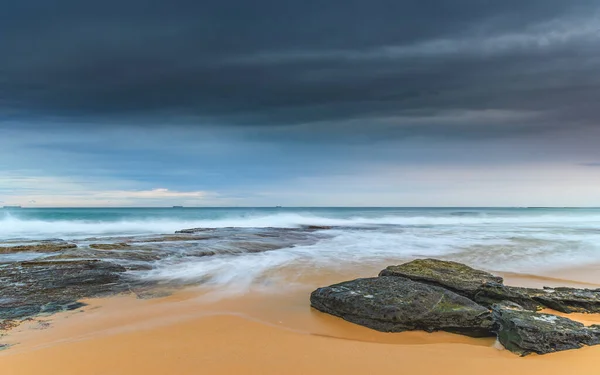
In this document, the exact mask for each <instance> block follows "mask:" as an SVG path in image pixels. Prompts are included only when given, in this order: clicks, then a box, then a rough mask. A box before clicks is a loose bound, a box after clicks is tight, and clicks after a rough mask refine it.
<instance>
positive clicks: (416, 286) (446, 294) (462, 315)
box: [310, 276, 492, 337]
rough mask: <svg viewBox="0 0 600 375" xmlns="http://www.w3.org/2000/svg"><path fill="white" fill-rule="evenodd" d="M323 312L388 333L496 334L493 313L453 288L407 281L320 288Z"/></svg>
mask: <svg viewBox="0 0 600 375" xmlns="http://www.w3.org/2000/svg"><path fill="white" fill-rule="evenodd" d="M310 301H311V305H312V306H313V307H314V308H316V309H317V310H320V311H322V312H326V313H329V314H332V315H335V316H339V317H341V318H343V319H345V320H347V321H349V322H353V323H356V324H360V325H363V326H366V327H369V328H372V329H375V330H378V331H383V332H402V331H408V330H424V331H427V332H433V331H438V330H443V331H448V332H455V333H460V334H463V335H468V336H473V337H482V336H490V335H492V329H491V328H492V320H491V314H490V312H489V310H488V309H486V308H485V307H483V306H480V305H478V304H476V303H475V302H473V301H471V300H469V299H467V298H465V297H463V296H460V295H458V294H456V293H453V292H451V291H449V290H446V289H443V288H440V287H436V286H432V285H427V284H423V283H419V282H415V281H412V280H409V279H405V278H401V277H386V276H382V277H376V278H369V279H357V280H353V281H347V282H344V283H340V284H335V285H332V286H329V287H325V288H319V289H317V290H315V291H314V292H313V293H312V294H311V297H310Z"/></svg>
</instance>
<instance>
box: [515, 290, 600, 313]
mask: <svg viewBox="0 0 600 375" xmlns="http://www.w3.org/2000/svg"><path fill="white" fill-rule="evenodd" d="M522 289H526V291H527V294H528V295H529V297H531V298H532V299H533V300H535V301H537V302H539V303H540V304H541V305H543V306H545V307H548V308H551V309H553V310H556V311H560V312H564V313H573V312H579V313H600V289H576V288H548V287H544V289H531V288H522Z"/></svg>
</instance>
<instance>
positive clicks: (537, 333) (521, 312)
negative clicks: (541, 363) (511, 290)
mask: <svg viewBox="0 0 600 375" xmlns="http://www.w3.org/2000/svg"><path fill="white" fill-rule="evenodd" d="M492 311H493V318H494V326H495V330H496V332H497V333H498V340H499V341H500V343H501V344H502V345H503V346H504V347H505V348H506V349H508V350H510V351H511V352H514V353H517V354H520V355H522V356H524V355H527V354H530V353H537V354H547V353H553V352H557V351H562V350H569V349H578V348H581V347H582V346H584V345H598V344H600V326H591V327H585V326H584V325H583V324H581V323H579V322H575V321H573V320H571V319H567V318H563V317H560V316H556V315H551V314H540V313H535V312H532V311H528V310H525V309H523V308H521V307H520V306H519V305H516V304H512V303H508V304H507V303H504V304H498V305H494V307H493V308H492Z"/></svg>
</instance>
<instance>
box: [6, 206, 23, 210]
mask: <svg viewBox="0 0 600 375" xmlns="http://www.w3.org/2000/svg"><path fill="white" fill-rule="evenodd" d="M2 208H8V209H10V208H23V207H21V206H3V207H2Z"/></svg>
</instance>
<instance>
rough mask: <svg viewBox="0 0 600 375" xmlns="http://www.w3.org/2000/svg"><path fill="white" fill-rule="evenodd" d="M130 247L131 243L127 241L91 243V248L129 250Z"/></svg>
mask: <svg viewBox="0 0 600 375" xmlns="http://www.w3.org/2000/svg"><path fill="white" fill-rule="evenodd" d="M130 248H131V245H130V244H128V243H126V242H119V243H93V244H90V249H95V250H129V249H130Z"/></svg>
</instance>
